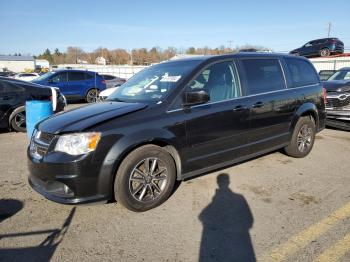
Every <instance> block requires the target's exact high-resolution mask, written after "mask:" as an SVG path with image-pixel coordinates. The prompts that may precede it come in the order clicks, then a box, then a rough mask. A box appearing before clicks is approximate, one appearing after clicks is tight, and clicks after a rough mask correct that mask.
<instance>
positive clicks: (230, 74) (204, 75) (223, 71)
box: [188, 61, 241, 102]
mask: <svg viewBox="0 0 350 262" xmlns="http://www.w3.org/2000/svg"><path fill="white" fill-rule="evenodd" d="M188 88H189V89H190V90H191V91H194V90H200V89H203V90H205V91H206V92H207V93H208V94H209V96H210V102H218V101H224V100H228V99H232V98H235V97H239V96H241V88H240V84H239V80H238V74H237V71H236V68H235V66H234V64H233V63H232V62H230V61H228V62H221V63H216V64H214V65H211V66H209V67H208V68H206V69H204V70H203V71H202V72H201V73H200V74H199V75H198V76H197V77H196V79H194V80H193V81H192V82H191V83H190V84H189V85H188Z"/></svg>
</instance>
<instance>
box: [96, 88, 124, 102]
mask: <svg viewBox="0 0 350 262" xmlns="http://www.w3.org/2000/svg"><path fill="white" fill-rule="evenodd" d="M118 88H119V86H116V87H111V88H107V89H106V90H103V91H102V92H100V93H99V94H98V100H99V101H103V100H106V99H107V97H108V96H110V95H111V94H113V93H114V92H115V91H116V90H117V89H118Z"/></svg>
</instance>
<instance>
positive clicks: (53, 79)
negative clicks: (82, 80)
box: [50, 73, 67, 83]
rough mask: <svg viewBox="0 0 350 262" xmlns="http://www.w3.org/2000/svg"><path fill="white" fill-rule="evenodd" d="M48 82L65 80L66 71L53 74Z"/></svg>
mask: <svg viewBox="0 0 350 262" xmlns="http://www.w3.org/2000/svg"><path fill="white" fill-rule="evenodd" d="M50 82H52V83H62V82H67V73H60V74H57V75H55V76H54V77H52V78H51V79H50Z"/></svg>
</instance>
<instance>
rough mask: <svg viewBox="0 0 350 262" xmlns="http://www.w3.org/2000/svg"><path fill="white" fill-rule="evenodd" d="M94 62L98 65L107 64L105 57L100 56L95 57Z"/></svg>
mask: <svg viewBox="0 0 350 262" xmlns="http://www.w3.org/2000/svg"><path fill="white" fill-rule="evenodd" d="M95 63H96V64H98V65H107V59H106V58H104V57H102V56H99V57H97V58H96V60H95Z"/></svg>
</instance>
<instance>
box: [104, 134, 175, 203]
mask: <svg viewBox="0 0 350 262" xmlns="http://www.w3.org/2000/svg"><path fill="white" fill-rule="evenodd" d="M145 145H156V146H159V147H161V148H163V149H165V150H166V151H167V152H168V153H169V154H170V156H171V157H172V158H173V160H174V163H175V167H176V180H181V179H182V177H181V170H182V162H181V157H180V154H179V152H178V150H177V149H176V147H175V146H174V145H173V144H172V143H171V142H170V141H169V140H168V139H165V138H159V137H157V138H154V139H151V140H147V139H143V140H139V141H138V142H134V143H132V144H125V142H124V141H119V142H118V141H117V142H116V143H115V144H114V145H113V146H112V148H111V149H110V151H109V153H108V154H107V156H106V158H105V160H104V165H105V164H106V165H112V167H111V170H110V179H109V187H110V189H109V190H110V192H111V196H112V197H113V196H114V194H113V192H114V182H115V179H116V175H117V171H118V169H119V167H120V165H121V163H122V162H123V160H124V159H125V158H126V157H127V156H128V155H129V154H130V153H131V152H132V151H134V150H135V149H137V148H139V147H141V146H145ZM103 184H104V183H103Z"/></svg>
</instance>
